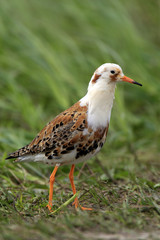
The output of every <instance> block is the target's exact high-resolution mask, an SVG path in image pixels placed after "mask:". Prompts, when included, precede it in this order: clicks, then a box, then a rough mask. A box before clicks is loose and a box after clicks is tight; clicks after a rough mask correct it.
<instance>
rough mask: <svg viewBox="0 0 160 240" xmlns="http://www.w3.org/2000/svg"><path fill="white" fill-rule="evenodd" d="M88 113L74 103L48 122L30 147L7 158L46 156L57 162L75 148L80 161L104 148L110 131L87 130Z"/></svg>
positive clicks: (84, 107)
mask: <svg viewBox="0 0 160 240" xmlns="http://www.w3.org/2000/svg"><path fill="white" fill-rule="evenodd" d="M87 110H88V108H87V106H83V107H81V106H80V104H79V102H78V103H76V104H74V105H73V106H72V107H70V108H69V109H67V110H66V111H64V112H62V113H61V114H59V115H58V116H57V117H56V118H55V119H53V120H52V121H51V122H49V124H48V125H46V126H45V127H44V128H43V129H42V131H41V132H40V133H39V134H38V135H37V136H36V137H35V139H33V141H32V142H31V143H30V144H28V145H27V146H25V147H23V148H21V149H19V150H17V151H16V152H14V153H11V154H10V155H9V157H8V158H19V157H21V156H25V155H35V154H39V153H44V154H45V156H46V157H47V158H48V159H54V158H55V159H58V158H61V156H62V155H63V156H64V155H65V154H67V153H70V152H71V151H73V150H74V149H75V148H76V156H75V158H79V157H81V156H85V155H87V154H88V153H89V152H92V151H94V150H95V149H96V148H98V147H100V148H101V147H102V146H103V143H104V140H105V139H104V135H105V136H106V134H107V130H108V128H103V129H98V130H97V131H96V132H93V130H92V129H90V128H88V123H87ZM102 139H103V140H102ZM101 140H102V141H101Z"/></svg>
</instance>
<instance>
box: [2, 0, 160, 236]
mask: <svg viewBox="0 0 160 240" xmlns="http://www.w3.org/2000/svg"><path fill="white" fill-rule="evenodd" d="M159 28H160V6H159V2H158V1H144V0H142V1H138V0H135V1H127V0H119V1H118V0H117V1H112V0H108V1H105V0H100V1H96V0H92V1H91V0H90V1H89V0H81V1H75V0H68V1H65V0H61V1H53V0H46V1H43V0H35V1H31V0H28V1H25V0H12V1H11V0H8V1H1V3H0V36H1V38H0V123H1V124H0V151H1V155H0V156H1V157H0V182H1V184H0V222H1V223H0V231H1V235H0V239H5V240H10V239H16V240H17V239H30V238H31V237H32V239H46V238H47V239H53V238H56V239H82V238H83V239H104V238H102V235H103V237H105V236H108V235H106V234H111V235H112V236H113V235H114V234H115V235H114V236H115V238H116V237H117V239H120V237H122V236H123V237H124V239H131V238H133V239H138V236H140V235H141V234H142V235H143V233H146V234H148V235H147V237H148V239H159V232H160V197H159V196H160V177H159V176H160V170H159V169H160V163H159V159H160V154H159V150H160V141H159V139H160V128H159V119H160V107H159V106H160V94H159V92H160V81H159V76H160V68H159V66H160V49H159V41H160V32H159ZM104 62H115V63H118V64H119V65H121V67H122V68H123V70H124V73H125V74H126V75H127V76H128V77H131V78H133V79H134V80H135V81H138V82H140V83H142V84H143V87H142V88H140V87H138V86H134V85H131V84H127V83H126V84H125V83H123V84H119V85H118V86H117V89H116V99H115V102H114V108H113V111H112V117H111V123H110V128H109V134H108V137H107V142H106V144H105V146H104V147H103V149H102V151H101V152H100V153H99V155H98V160H97V158H93V159H91V160H89V161H88V163H87V164H88V165H86V166H85V168H84V169H83V168H82V164H79V165H77V168H76V171H75V183H76V186H77V190H78V191H79V200H80V203H81V204H82V205H83V206H86V207H92V208H93V211H92V212H82V211H80V210H79V211H77V212H76V211H75V210H74V207H73V206H72V205H71V203H68V202H67V201H68V200H72V199H71V198H72V191H71V187H70V182H69V179H68V173H69V171H70V166H64V167H61V168H60V169H59V170H58V172H57V175H56V182H55V188H54V196H53V202H54V206H53V208H54V210H57V209H59V208H60V209H59V210H58V211H57V212H56V213H55V214H50V213H49V212H48V210H47V209H46V207H45V206H46V204H47V201H48V190H49V175H50V173H51V171H52V168H49V167H48V166H45V165H42V164H33V163H31V164H28V163H26V164H15V163H13V162H12V161H5V160H4V159H5V157H6V155H7V153H9V152H11V151H14V150H16V149H18V148H20V147H22V146H23V145H25V144H27V143H29V142H30V141H31V140H32V139H33V138H34V137H35V135H36V134H37V133H38V132H39V131H40V130H41V128H42V127H43V126H44V125H45V124H46V123H47V122H49V121H50V120H51V119H52V118H54V117H55V116H56V115H57V114H58V113H59V112H61V111H63V110H64V109H65V108H67V107H69V106H71V105H72V104H73V103H74V102H76V101H77V100H79V99H80V98H81V97H82V96H84V94H85V93H86V89H87V85H88V82H89V80H90V77H91V75H92V73H93V71H94V70H95V69H96V68H97V67H98V66H99V65H101V64H103V63H104ZM79 172H80V173H81V174H79ZM69 202H70V201H69ZM65 205H67V206H65ZM127 237H128V238H127ZM147 237H146V238H147ZM142 239H143V238H142Z"/></svg>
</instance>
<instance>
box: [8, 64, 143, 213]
mask: <svg viewBox="0 0 160 240" xmlns="http://www.w3.org/2000/svg"><path fill="white" fill-rule="evenodd" d="M119 82H129V83H132V84H136V85H139V86H142V84H140V83H138V82H136V81H134V80H133V79H131V78H129V77H127V76H125V75H124V74H123V71H122V69H121V67H120V66H119V65H118V64H115V63H104V64H102V65H101V66H100V67H98V68H97V69H96V71H95V72H94V73H93V76H92V77H91V80H90V82H89V85H88V91H87V93H86V95H85V96H84V97H83V98H81V99H80V100H79V101H78V102H76V103H75V104H74V105H72V106H71V107H70V108H68V109H67V110H65V111H63V112H62V113H60V114H59V115H57V116H56V117H55V118H54V119H53V120H52V121H50V122H49V123H48V124H47V125H46V126H45V127H44V128H43V129H42V130H41V131H40V132H39V134H38V135H37V136H36V137H35V138H34V139H33V140H32V141H31V143H29V144H27V145H26V146H24V147H22V148H20V149H18V150H17V151H15V152H13V153H10V154H8V157H7V158H6V159H12V158H16V160H15V162H43V163H45V164H48V165H50V166H54V170H53V172H52V174H51V175H50V188H49V201H48V204H47V207H48V209H49V211H50V212H52V207H53V205H52V199H53V185H54V181H55V175H56V172H57V170H58V168H59V167H60V166H62V165H66V164H70V165H71V170H70V173H69V179H70V183H71V187H72V191H73V194H74V195H75V194H76V187H75V184H74V169H75V164H77V163H80V162H83V161H86V160H88V159H90V158H91V157H93V156H95V155H96V154H97V153H98V152H99V151H100V150H101V148H102V146H103V145H104V143H105V141H106V137H107V133H108V128H109V122H110V116H111V110H112V106H113V101H114V95H115V87H116V84H117V83H119ZM73 205H74V206H75V209H77V208H78V207H80V208H81V209H82V210H92V208H86V207H82V206H81V204H80V203H79V200H78V198H77V196H76V197H75V199H74V202H73Z"/></svg>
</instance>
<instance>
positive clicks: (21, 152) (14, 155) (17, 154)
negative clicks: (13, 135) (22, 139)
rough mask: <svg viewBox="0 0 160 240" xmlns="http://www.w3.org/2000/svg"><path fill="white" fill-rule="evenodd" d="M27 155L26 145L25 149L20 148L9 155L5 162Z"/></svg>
mask: <svg viewBox="0 0 160 240" xmlns="http://www.w3.org/2000/svg"><path fill="white" fill-rule="evenodd" d="M28 153H29V148H28V145H26V146H25V147H22V148H20V149H18V150H17V151H15V152H12V153H9V154H8V157H7V158H6V160H7V159H12V158H19V157H21V156H23V155H26V154H28Z"/></svg>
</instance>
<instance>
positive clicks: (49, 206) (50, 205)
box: [46, 202, 53, 212]
mask: <svg viewBox="0 0 160 240" xmlns="http://www.w3.org/2000/svg"><path fill="white" fill-rule="evenodd" d="M46 207H48V210H49V211H50V212H53V210H52V203H50V202H49V203H48V204H47V205H46Z"/></svg>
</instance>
